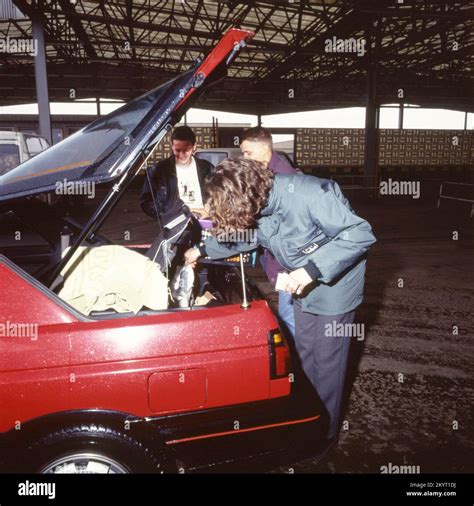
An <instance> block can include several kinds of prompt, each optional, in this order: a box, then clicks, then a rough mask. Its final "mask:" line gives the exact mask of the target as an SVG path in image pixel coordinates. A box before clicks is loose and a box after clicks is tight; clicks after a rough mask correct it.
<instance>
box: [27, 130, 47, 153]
mask: <svg viewBox="0 0 474 506" xmlns="http://www.w3.org/2000/svg"><path fill="white" fill-rule="evenodd" d="M25 141H26V150H27V151H28V154H29V156H30V157H33V156H35V155H37V154H38V153H41V151H43V147H42V145H41V139H40V138H39V137H33V136H31V135H25Z"/></svg>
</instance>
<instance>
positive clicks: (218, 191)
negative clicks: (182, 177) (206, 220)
mask: <svg viewBox="0 0 474 506" xmlns="http://www.w3.org/2000/svg"><path fill="white" fill-rule="evenodd" d="M272 186H273V173H272V171H271V170H269V169H267V168H266V167H265V165H264V164H263V163H260V162H257V161H255V160H245V159H243V158H229V159H227V160H224V161H222V162H221V163H219V164H218V165H216V168H215V170H214V173H213V174H212V176H211V177H210V179H209V180H208V181H207V182H206V184H205V185H204V198H205V201H206V206H207V207H208V210H209V217H210V218H211V219H212V221H213V222H214V228H213V229H212V232H213V233H214V234H222V233H224V234H225V233H229V232H235V231H239V230H245V229H248V228H253V227H254V226H255V222H256V220H257V217H258V214H259V212H260V211H261V209H263V208H264V207H265V206H266V205H267V201H268V196H269V194H270V190H271V189H272Z"/></svg>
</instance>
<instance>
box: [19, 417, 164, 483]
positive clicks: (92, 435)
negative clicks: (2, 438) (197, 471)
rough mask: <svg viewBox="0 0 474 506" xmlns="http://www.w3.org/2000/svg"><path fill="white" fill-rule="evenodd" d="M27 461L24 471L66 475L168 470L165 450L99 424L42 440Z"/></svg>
mask: <svg viewBox="0 0 474 506" xmlns="http://www.w3.org/2000/svg"><path fill="white" fill-rule="evenodd" d="M24 461H25V462H27V467H28V469H26V470H23V471H24V472H25V471H26V472H32V473H45V472H46V473H48V472H58V471H59V470H60V469H61V466H62V468H63V469H62V472H65V470H66V472H79V473H81V472H82V473H84V472H87V473H89V472H94V470H95V471H96V472H109V473H110V472H115V473H117V472H118V473H163V472H165V468H166V459H165V453H164V450H163V449H157V450H154V451H152V450H151V449H150V448H148V447H147V446H145V444H144V443H143V442H142V441H139V440H137V439H135V438H133V437H131V436H129V435H128V434H126V433H125V432H121V431H119V430H116V429H113V428H111V427H106V426H103V425H96V424H81V425H75V426H71V427H67V428H64V429H61V430H58V431H55V432H51V433H49V434H47V435H45V436H43V437H41V438H40V439H38V440H37V441H35V442H34V443H33V444H31V445H29V446H28V447H27V450H26V455H25V459H24ZM87 462H89V464H87V465H86V463H87ZM109 464H110V470H109V471H107V470H106V468H107V465H109ZM84 466H85V467H84ZM74 469H77V471H75V470H74ZM91 469H92V470H91ZM99 469H100V470H99Z"/></svg>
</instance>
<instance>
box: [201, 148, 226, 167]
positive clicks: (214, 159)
mask: <svg viewBox="0 0 474 506" xmlns="http://www.w3.org/2000/svg"><path fill="white" fill-rule="evenodd" d="M196 158H199V159H200V160H207V161H208V162H210V163H212V165H214V167H215V166H216V165H217V164H218V163H220V162H222V160H225V159H226V158H229V153H227V152H222V151H204V152H202V151H200V152H198V153H196Z"/></svg>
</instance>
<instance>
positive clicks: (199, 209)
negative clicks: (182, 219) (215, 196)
mask: <svg viewBox="0 0 474 506" xmlns="http://www.w3.org/2000/svg"><path fill="white" fill-rule="evenodd" d="M189 210H190V211H191V212H192V213H193V214H194V215H197V217H198V218H203V217H204V216H205V215H206V211H205V210H204V208H203V207H190V208H189Z"/></svg>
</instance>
